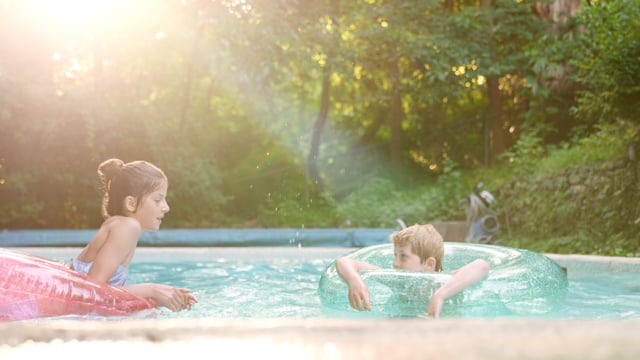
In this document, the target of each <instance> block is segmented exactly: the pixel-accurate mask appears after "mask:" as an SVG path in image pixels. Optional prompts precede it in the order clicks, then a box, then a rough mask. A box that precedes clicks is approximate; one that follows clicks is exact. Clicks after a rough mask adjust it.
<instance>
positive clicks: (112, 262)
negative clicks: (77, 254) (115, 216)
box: [87, 218, 142, 282]
mask: <svg viewBox="0 0 640 360" xmlns="http://www.w3.org/2000/svg"><path fill="white" fill-rule="evenodd" d="M108 231H109V232H108V234H107V239H106V240H105V241H104V244H103V245H102V247H101V248H100V249H99V250H98V252H97V253H96V255H95V258H94V259H93V265H92V266H91V269H90V270H89V273H88V274H87V275H89V276H90V277H91V278H94V279H96V280H100V281H103V282H109V279H111V277H112V276H113V274H114V273H115V272H116V270H117V269H118V266H120V265H121V264H123V263H125V261H126V260H127V258H130V257H131V256H132V254H133V252H134V251H135V248H136V245H137V244H138V237H139V236H140V233H142V227H141V226H140V223H139V222H137V221H136V220H134V219H130V218H123V219H120V220H119V221H118V222H117V223H116V224H114V226H111V227H110V228H109V229H108Z"/></svg>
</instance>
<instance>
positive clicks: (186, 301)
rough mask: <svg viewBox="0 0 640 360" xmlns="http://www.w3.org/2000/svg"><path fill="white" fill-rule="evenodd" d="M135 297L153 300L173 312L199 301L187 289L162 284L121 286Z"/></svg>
mask: <svg viewBox="0 0 640 360" xmlns="http://www.w3.org/2000/svg"><path fill="white" fill-rule="evenodd" d="M119 288H120V289H122V290H125V291H127V292H129V293H131V294H133V295H136V296H139V297H143V298H147V299H151V300H152V301H153V302H154V303H156V305H157V306H164V307H166V308H168V309H169V310H171V311H180V310H185V309H189V308H191V306H192V305H193V304H195V303H197V302H198V299H197V298H196V297H195V296H194V295H193V294H191V293H190V292H189V290H187V289H183V288H174V287H171V286H169V285H161V284H151V283H146V284H135V285H127V286H119Z"/></svg>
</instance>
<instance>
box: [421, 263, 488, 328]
mask: <svg viewBox="0 0 640 360" xmlns="http://www.w3.org/2000/svg"><path fill="white" fill-rule="evenodd" d="M489 268H490V266H489V263H488V262H486V261H485V260H482V259H476V260H474V261H472V262H470V263H468V264H467V265H465V266H463V267H461V268H459V269H458V270H456V271H455V272H454V275H453V276H452V277H451V279H449V281H447V282H446V283H445V284H444V285H443V286H442V287H441V288H440V289H438V290H437V291H436V292H435V294H433V296H431V300H430V301H429V306H428V307H427V314H428V315H431V316H433V317H434V318H438V317H439V316H440V311H441V310H442V305H443V304H444V301H445V300H446V299H448V298H450V297H451V296H453V295H455V294H457V293H459V292H460V291H462V290H464V289H465V288H467V287H469V286H471V285H473V284H475V283H476V282H478V281H479V280H481V279H482V278H484V277H485V276H486V275H487V273H488V272H489Z"/></svg>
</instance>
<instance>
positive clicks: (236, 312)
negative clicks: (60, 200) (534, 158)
mask: <svg viewBox="0 0 640 360" xmlns="http://www.w3.org/2000/svg"><path fill="white" fill-rule="evenodd" d="M276 251H277V250H276ZM333 260H334V259H333V258H332V257H327V256H323V255H319V256H317V257H316V258H309V257H308V256H307V257H305V258H301V259H297V258H295V257H291V258H285V259H283V258H273V259H269V258H264V256H261V257H256V258H255V259H247V257H243V258H242V259H237V260H236V259H230V258H224V257H219V256H216V257H212V258H210V259H202V258H200V259H197V260H193V261H190V260H184V261H176V260H175V259H172V258H171V256H170V254H167V261H163V260H161V259H160V260H154V261H134V263H133V264H132V265H131V269H130V280H129V283H139V282H158V283H166V284H170V285H173V286H180V287H186V288H189V289H191V290H192V291H193V292H194V293H195V294H196V296H197V297H198V298H199V303H198V304H197V305H196V306H194V308H192V309H191V310H189V311H185V312H179V313H171V312H170V311H168V310H166V309H165V310H160V311H159V313H157V314H156V315H154V316H157V317H158V318H160V319H165V318H166V319H169V318H205V317H210V318H314V317H367V316H370V315H369V314H366V313H359V312H356V311H351V312H348V313H344V312H333V311H331V310H327V309H326V308H323V306H322V304H321V302H320V298H319V296H318V292H317V291H318V283H319V280H320V276H321V274H322V272H323V271H324V270H325V268H326V267H327V266H328V265H329V264H330V263H331V262H332V261H333ZM584 268H586V267H584V266H583V267H581V269H579V270H578V271H572V270H571V269H569V271H568V279H569V286H568V291H567V294H566V297H564V298H563V299H562V301H561V302H560V303H558V305H557V307H556V308H554V309H553V310H551V311H549V312H547V313H545V314H535V315H528V316H530V317H546V318H565V319H595V318H607V319H640V281H639V276H638V275H639V274H638V273H637V272H619V273H616V272H600V273H589V272H588V271H585V270H584ZM344 296H345V297H346V296H347V294H346V293H345V294H344ZM374 306H375V304H374ZM485 316H486V317H495V316H513V315H509V314H503V315H500V314H498V315H496V314H495V313H489V314H484V315H483V314H478V313H474V315H473V316H472V317H485ZM518 316H522V315H518Z"/></svg>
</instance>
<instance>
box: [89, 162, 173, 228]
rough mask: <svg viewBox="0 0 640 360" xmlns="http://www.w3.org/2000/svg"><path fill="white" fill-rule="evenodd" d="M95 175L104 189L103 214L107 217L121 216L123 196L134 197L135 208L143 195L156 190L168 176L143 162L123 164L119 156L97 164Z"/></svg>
mask: <svg viewBox="0 0 640 360" xmlns="http://www.w3.org/2000/svg"><path fill="white" fill-rule="evenodd" d="M98 177H100V181H101V182H102V186H103V188H104V197H103V199H102V216H103V217H104V218H105V219H106V218H108V217H111V216H115V215H124V199H125V198H126V197H127V196H133V197H135V198H136V199H137V203H136V209H137V208H138V206H139V205H140V202H141V201H142V198H143V197H144V196H145V195H148V194H150V193H152V192H153V191H155V190H156V189H157V188H158V187H159V186H160V185H161V184H162V183H163V182H165V181H167V177H166V175H165V174H164V172H162V170H160V169H159V168H158V167H157V166H155V165H153V164H151V163H148V162H146V161H132V162H130V163H126V164H125V163H124V162H123V161H122V160H120V159H109V160H106V161H104V162H102V164H100V165H99V166H98Z"/></svg>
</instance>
